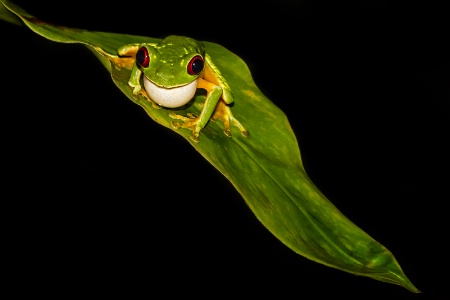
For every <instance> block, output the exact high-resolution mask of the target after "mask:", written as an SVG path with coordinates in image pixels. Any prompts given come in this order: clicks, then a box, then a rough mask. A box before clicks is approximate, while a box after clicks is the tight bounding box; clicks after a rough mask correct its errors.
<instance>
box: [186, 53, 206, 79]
mask: <svg viewBox="0 0 450 300" xmlns="http://www.w3.org/2000/svg"><path fill="white" fill-rule="evenodd" d="M203 66H204V63H203V57H201V56H200V55H196V56H194V57H193V58H192V59H191V61H190V62H189V64H188V67H187V71H188V73H189V74H190V75H196V74H199V73H200V72H201V71H203Z"/></svg>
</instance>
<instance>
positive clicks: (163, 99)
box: [144, 76, 198, 108]
mask: <svg viewBox="0 0 450 300" xmlns="http://www.w3.org/2000/svg"><path fill="white" fill-rule="evenodd" d="M197 80H198V79H196V80H194V81H192V82H191V83H189V84H186V85H182V86H177V87H174V88H163V87H160V86H157V85H156V84H154V83H153V82H151V81H150V80H148V79H147V78H146V77H145V76H144V86H145V91H146V92H147V94H148V96H149V97H150V98H151V99H152V100H153V101H154V102H156V103H157V104H159V105H161V106H164V107H169V108H174V107H180V106H183V105H185V104H186V103H188V102H189V101H191V99H192V98H193V97H194V94H195V91H196V90H197Z"/></svg>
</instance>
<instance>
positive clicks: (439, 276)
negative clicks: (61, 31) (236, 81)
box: [0, 0, 450, 299]
mask: <svg viewBox="0 0 450 300" xmlns="http://www.w3.org/2000/svg"><path fill="white" fill-rule="evenodd" d="M28 2H29V1H16V3H18V4H20V5H21V6H22V7H23V8H25V9H26V10H28V11H29V12H30V13H32V14H33V15H35V16H36V17H39V18H40V19H42V20H44V21H48V22H53V23H55V24H59V25H65V26H68V27H76V28H83V29H89V30H94V31H108V32H118V33H126V34H132V35H147V36H151V37H157V38H162V37H164V36H166V35H169V34H179V35H187V36H191V37H194V38H196V39H199V40H206V41H211V42H216V43H219V44H221V45H223V46H225V47H226V48H228V49H229V50H231V51H233V52H235V53H236V54H238V55H239V56H240V57H241V58H242V59H243V60H244V61H245V62H246V63H247V64H248V66H249V68H250V70H251V72H252V75H253V77H254V79H255V81H256V83H257V85H258V87H259V88H260V89H261V90H262V91H263V93H264V94H265V95H266V96H268V98H269V99H271V100H272V101H273V102H274V103H275V104H276V105H277V106H279V107H280V108H281V109H282V110H283V111H285V112H286V114H287V116H288V118H289V120H290V122H291V125H292V128H293V130H294V132H295V133H296V135H297V138H298V141H299V145H300V149H301V152H302V158H303V161H304V164H305V168H306V171H307V172H308V174H309V175H310V177H311V178H312V179H313V181H314V182H315V183H316V185H317V186H318V187H319V188H320V189H321V190H322V191H323V193H324V194H325V195H327V196H328V198H329V199H330V201H332V202H333V203H334V204H335V205H336V206H337V207H338V208H339V209H340V210H341V211H342V212H343V213H344V214H345V215H346V216H347V217H349V218H350V219H351V220H352V221H353V222H355V223H356V224H357V225H358V226H359V227H361V228H362V229H363V230H365V231H366V232H367V233H369V234H370V235H371V236H372V237H374V238H375V239H376V240H377V241H379V242H380V243H382V244H383V245H385V246H386V247H387V248H388V249H390V250H391V251H392V252H393V254H394V255H395V257H396V258H397V260H398V261H399V263H400V265H401V266H402V267H403V270H404V271H405V273H406V274H407V276H408V277H409V278H410V279H411V281H412V282H413V283H414V284H415V285H416V286H417V287H418V288H419V289H420V290H421V291H422V294H413V293H411V292H409V291H407V290H405V289H403V288H401V287H398V286H395V285H391V284H387V283H383V282H379V281H376V280H372V279H369V278H364V277H357V276H354V275H351V274H348V273H345V272H342V271H339V270H335V269H332V268H328V267H325V266H323V265H320V264H317V263H314V262H312V261H309V260H307V259H305V258H303V257H301V256H299V255H297V254H295V253H293V252H292V251H291V250H290V249H288V248H287V247H285V246H284V245H283V244H282V243H281V242H279V241H278V240H277V239H276V238H274V237H273V236H272V235H271V234H270V233H269V232H268V231H267V230H266V229H265V228H264V227H263V226H262V225H261V224H260V223H259V222H258V220H257V219H256V218H255V217H254V215H253V214H252V212H251V211H250V210H249V209H248V208H247V206H246V205H245V203H244V200H243V199H242V198H241V196H240V195H239V194H238V193H237V192H236V191H235V190H234V188H233V187H232V185H231V183H229V182H228V181H227V180H226V178H225V177H224V176H223V175H221V174H220V173H219V172H218V171H217V170H216V169H214V168H213V167H212V166H211V165H209V163H208V162H206V160H205V159H204V158H203V157H201V156H200V155H199V154H198V153H196V151H195V150H194V149H193V148H192V147H190V146H189V144H188V143H187V142H186V141H185V140H184V139H183V138H182V137H180V136H178V135H177V134H175V133H173V132H172V131H171V130H169V129H166V128H164V127H162V126H160V125H158V124H156V123H155V122H153V121H152V120H151V119H150V118H149V117H148V116H147V115H146V114H145V112H144V111H143V110H142V109H141V108H140V107H138V106H137V105H135V104H134V103H132V102H131V101H129V100H128V99H127V98H126V97H125V96H124V95H122V94H121V93H120V91H119V90H118V89H117V88H116V87H115V85H114V84H113V82H112V81H111V80H110V77H109V74H108V73H107V71H106V70H105V69H104V68H103V67H102V66H101V64H100V63H99V62H98V61H97V60H96V58H95V57H94V56H93V55H92V54H91V53H90V52H89V51H88V50H87V49H85V48H84V47H83V46H81V45H68V44H59V43H54V42H51V41H48V40H46V39H44V38H42V37H40V36H38V35H36V34H34V33H33V32H32V31H31V30H29V29H27V28H21V27H17V26H14V25H11V24H8V23H4V22H2V23H1V26H0V33H1V36H2V41H1V43H2V45H1V47H0V48H1V49H0V55H1V57H2V95H1V96H0V99H1V101H0V103H1V105H2V110H1V112H2V121H3V122H2V123H3V126H2V127H3V130H2V149H3V151H2V153H3V154H2V157H3V159H2V165H3V167H2V170H3V173H4V176H3V179H2V186H3V188H2V190H3V192H4V193H3V197H2V198H3V201H2V202H3V203H4V204H5V208H4V210H3V212H4V214H5V217H6V218H5V220H6V221H7V226H6V227H5V228H4V229H6V232H8V233H9V234H8V237H10V238H11V239H8V242H7V247H9V248H10V249H11V250H12V254H14V255H11V257H9V258H8V259H9V260H10V261H11V262H13V264H15V265H16V266H17V267H16V268H15V272H14V273H12V274H11V276H10V278H13V279H14V278H18V279H19V280H24V279H29V280H27V281H25V280H24V282H28V283H27V284H24V285H22V286H21V287H20V288H19V289H17V291H18V293H21V292H22V291H25V290H27V291H30V289H31V291H32V292H33V293H36V295H50V294H55V295H57V296H61V297H66V296H70V295H80V294H81V295H85V294H86V295H89V296H98V297H105V298H106V297H108V298H117V299H137V298H143V297H152V298H156V299H159V298H168V297H169V296H174V297H175V296H183V297H184V296H192V297H194V298H201V299H216V298H218V297H219V296H223V297H227V298H230V299H257V298H261V297H263V298H264V297H266V298H275V299H288V298H298V299H311V298H312V297H313V296H314V297H318V298H319V299H321V298H325V297H346V298H347V299H449V298H448V297H449V296H450V293H449V291H448V288H447V287H446V285H448V282H447V281H448V280H446V279H448V274H446V271H447V270H448V267H449V264H448V259H447V255H448V251H447V249H446V244H447V238H448V229H449V222H448V219H449V217H450V215H449V213H448V210H447V208H446V207H447V204H448V202H449V201H448V200H450V197H449V196H448V182H449V181H448V180H449V176H448V170H449V164H448V161H447V157H448V153H449V146H448V139H449V130H448V128H449V117H450V106H449V98H450V96H449V82H450V73H449V63H450V62H449V58H448V53H450V51H449V49H448V46H446V42H447V41H448V30H447V29H446V28H449V27H448V22H447V20H446V19H445V18H446V16H445V10H444V9H443V7H440V6H438V5H435V4H433V2H427V3H428V4H426V5H424V4H423V3H422V4H420V3H419V2H414V1H413V2H410V1H408V3H406V2H405V3H403V2H399V1H397V2H391V1H369V0H366V1H362V0H361V1H356V0H354V1H319V0H317V1H314V0H310V1H273V2H266V1H263V2H255V3H245V2H244V1H234V0H232V1H227V2H225V1H220V2H219V1H217V2H214V3H209V2H197V3H195V2H194V1H192V2H185V3H179V2H176V1H175V2H174V1H160V2H157V3H154V2H153V1H125V2H123V3H113V2H111V3H109V2H108V1H57V2H56V3H55V2H54V1H33V2H31V1H30V3H28ZM5 91H7V92H6V94H5ZM446 277H447V278H446ZM30 280H31V282H39V283H38V284H35V285H30V284H29V282H30ZM161 295H164V296H161Z"/></svg>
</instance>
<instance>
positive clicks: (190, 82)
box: [118, 35, 248, 141]
mask: <svg viewBox="0 0 450 300" xmlns="http://www.w3.org/2000/svg"><path fill="white" fill-rule="evenodd" d="M138 49H139V51H141V50H142V51H141V56H140V58H139V59H138V58H137V59H135V62H134V64H133V68H132V70H131V77H130V79H129V81H128V84H129V85H130V86H131V87H132V88H133V94H134V95H138V94H142V95H144V96H145V97H147V98H148V99H149V100H151V101H153V102H154V103H156V104H158V105H160V106H163V107H168V108H176V107H181V106H183V105H185V104H186V103H188V102H189V101H190V100H191V99H192V98H193V97H194V94H195V91H196V89H197V88H201V89H205V90H206V91H207V94H206V100H205V103H204V105H203V108H202V111H201V113H200V115H199V116H198V117H192V116H189V117H185V116H181V115H177V114H175V113H173V112H172V113H170V114H169V115H170V117H172V118H173V119H177V120H181V121H182V122H172V125H173V126H174V127H175V128H179V127H183V128H188V129H190V130H192V139H193V140H194V141H198V136H199V134H200V131H201V130H202V129H203V128H204V127H205V126H206V124H207V123H208V121H209V120H210V119H211V118H213V119H222V121H223V123H224V127H225V130H224V131H225V134H226V135H227V136H231V125H233V126H236V127H238V128H239V130H240V131H241V133H242V135H244V136H248V132H247V130H245V128H244V127H243V126H242V125H241V123H240V122H239V121H238V120H236V119H235V118H234V117H233V114H232V113H231V109H230V107H229V106H228V105H229V104H231V103H233V101H234V99H233V95H232V93H231V90H230V87H229V86H228V84H227V82H226V80H225V78H223V76H222V74H221V73H220V71H219V70H218V69H217V67H216V66H215V65H214V64H213V62H212V61H211V57H210V56H209V55H208V54H206V53H205V47H204V45H203V43H201V42H199V41H197V40H194V39H192V38H189V37H184V36H175V35H171V36H168V37H166V38H165V39H163V40H162V41H161V42H159V43H158V44H154V43H144V44H128V45H124V46H122V47H120V48H119V49H118V53H119V55H120V56H127V55H129V54H130V53H136V52H137V51H138ZM143 51H144V52H145V53H148V59H149V60H148V65H142V64H140V63H138V61H139V62H142V61H143V59H142V53H143ZM198 56H200V58H201V59H200V60H202V61H203V65H202V64H200V66H201V67H202V68H201V69H198V68H197V69H198V70H197V71H198V72H196V73H195V74H192V72H189V64H190V63H191V61H192V60H193V59H194V58H197V59H198ZM197 67H198V65H197ZM142 75H144V76H142ZM141 77H142V82H143V84H144V87H145V91H143V90H142V86H141Z"/></svg>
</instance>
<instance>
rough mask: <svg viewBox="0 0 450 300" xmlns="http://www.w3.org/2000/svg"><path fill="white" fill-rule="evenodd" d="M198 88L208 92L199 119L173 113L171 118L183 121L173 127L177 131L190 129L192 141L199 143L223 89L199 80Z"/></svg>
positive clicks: (174, 123)
mask: <svg viewBox="0 0 450 300" xmlns="http://www.w3.org/2000/svg"><path fill="white" fill-rule="evenodd" d="M197 88H202V89H205V90H206V100H205V103H204V105H203V108H202V111H201V113H200V115H199V116H198V117H194V116H193V115H189V116H188V117H185V116H181V115H177V114H176V113H174V112H171V113H170V114H169V116H170V117H171V118H173V119H176V120H181V121H182V122H172V126H173V127H174V128H176V129H178V128H180V127H182V128H188V129H190V130H192V140H194V141H195V142H198V141H199V140H198V136H199V134H200V131H201V130H202V129H203V128H204V127H205V126H206V124H207V123H208V121H209V119H211V116H212V115H213V113H214V110H215V108H216V106H217V103H218V102H219V100H220V97H221V95H222V88H221V87H220V86H217V85H215V84H213V83H211V82H209V81H206V80H204V79H203V78H199V79H198V82H197Z"/></svg>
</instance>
